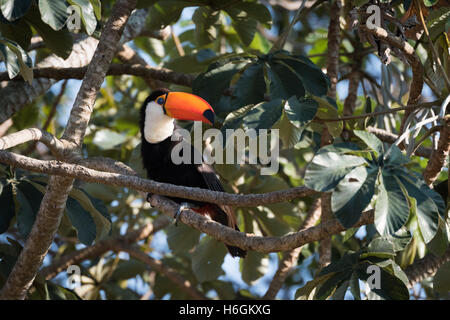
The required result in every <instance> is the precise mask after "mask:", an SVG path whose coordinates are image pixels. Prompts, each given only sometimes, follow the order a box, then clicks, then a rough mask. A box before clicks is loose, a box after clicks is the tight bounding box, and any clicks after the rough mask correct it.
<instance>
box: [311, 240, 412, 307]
mask: <svg viewBox="0 0 450 320" xmlns="http://www.w3.org/2000/svg"><path fill="white" fill-rule="evenodd" d="M393 253H394V250H393V246H392V243H389V242H387V241H386V240H384V239H375V240H374V241H372V242H371V243H370V244H369V246H368V247H367V248H366V249H363V250H360V251H358V252H355V253H346V254H344V256H343V257H342V258H341V259H340V260H338V261H334V262H332V263H331V264H329V265H328V266H327V267H325V268H323V269H322V271H321V272H320V273H319V275H318V277H317V279H318V280H319V279H325V280H321V281H315V283H314V281H313V282H312V283H311V286H310V287H309V288H308V291H309V292H311V291H312V290H313V289H314V287H316V291H315V295H314V297H315V298H316V299H327V298H328V297H329V296H331V295H333V298H334V299H344V297H345V295H344V294H345V291H346V290H347V289H348V288H350V292H351V293H352V295H353V296H354V298H355V299H358V300H359V299H360V288H359V281H358V280H362V281H368V280H370V279H369V278H370V277H371V274H372V273H371V272H369V267H370V268H372V270H375V272H376V273H377V276H379V280H380V281H379V287H373V288H371V291H373V292H374V293H375V294H376V295H378V296H380V297H381V298H383V299H393V300H407V299H409V293H408V289H407V287H406V284H405V275H404V273H403V271H401V269H399V268H398V266H397V265H396V264H395V262H393V260H391V259H390V258H392V257H393ZM372 260H373V261H372ZM327 275H328V277H327ZM406 281H407V280H406Z"/></svg>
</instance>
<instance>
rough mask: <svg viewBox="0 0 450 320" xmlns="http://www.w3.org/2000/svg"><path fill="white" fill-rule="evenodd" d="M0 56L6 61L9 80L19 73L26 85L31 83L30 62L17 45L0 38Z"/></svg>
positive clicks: (25, 53) (31, 71) (26, 54)
mask: <svg viewBox="0 0 450 320" xmlns="http://www.w3.org/2000/svg"><path fill="white" fill-rule="evenodd" d="M0 56H3V58H4V60H5V61H6V68H7V69H8V76H9V77H10V79H12V78H14V77H15V76H16V75H17V74H18V73H19V72H20V73H21V75H22V77H23V78H24V79H25V80H26V81H27V82H28V83H31V81H33V70H32V68H31V67H32V60H31V58H30V57H29V55H28V53H27V52H26V51H25V50H23V49H22V48H21V47H20V46H19V45H18V44H17V43H15V42H12V41H10V40H8V39H5V38H3V37H1V36H0Z"/></svg>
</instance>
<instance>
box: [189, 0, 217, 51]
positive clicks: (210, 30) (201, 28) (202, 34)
mask: <svg viewBox="0 0 450 320" xmlns="http://www.w3.org/2000/svg"><path fill="white" fill-rule="evenodd" d="M219 18H220V12H219V11H214V10H212V9H211V8H209V7H199V8H197V9H196V10H195V12H194V14H193V15H192V21H193V22H194V23H195V30H194V33H195V40H196V42H197V44H198V45H199V46H204V45H207V44H209V43H211V42H213V41H214V40H215V39H216V37H217V29H216V24H217V23H218V22H219Z"/></svg>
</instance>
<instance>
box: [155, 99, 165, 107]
mask: <svg viewBox="0 0 450 320" xmlns="http://www.w3.org/2000/svg"><path fill="white" fill-rule="evenodd" d="M156 103H157V104H160V105H163V104H164V98H161V97H159V98H158V99H156Z"/></svg>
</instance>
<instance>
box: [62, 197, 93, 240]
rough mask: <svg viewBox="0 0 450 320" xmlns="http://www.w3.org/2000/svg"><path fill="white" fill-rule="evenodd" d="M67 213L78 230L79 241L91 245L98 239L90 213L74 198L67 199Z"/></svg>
mask: <svg viewBox="0 0 450 320" xmlns="http://www.w3.org/2000/svg"><path fill="white" fill-rule="evenodd" d="M66 212H67V215H68V217H69V219H70V222H71V223H72V225H73V226H74V227H75V229H77V235H78V239H79V240H80V242H81V243H83V244H85V245H87V246H88V245H91V244H92V242H93V241H94V240H95V238H96V233H97V231H96V226H95V222H94V219H93V218H92V217H91V215H90V213H89V212H88V211H87V210H85V209H84V208H83V207H82V206H81V204H80V203H79V202H78V201H77V200H75V199H74V198H72V197H68V198H67V203H66Z"/></svg>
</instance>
